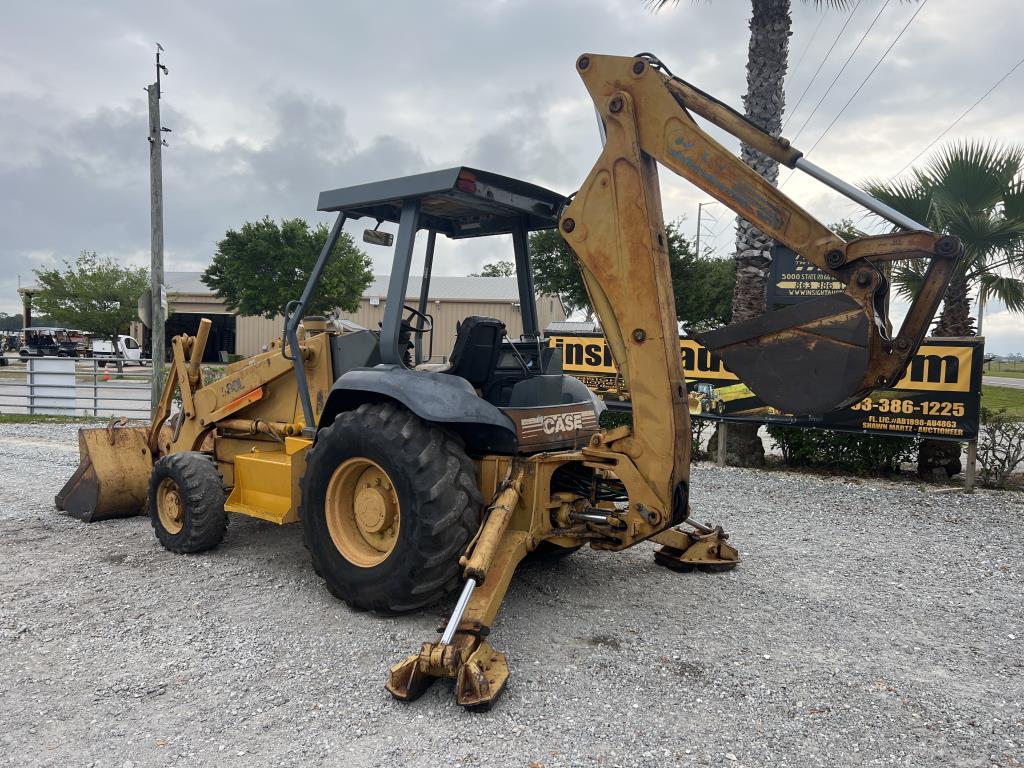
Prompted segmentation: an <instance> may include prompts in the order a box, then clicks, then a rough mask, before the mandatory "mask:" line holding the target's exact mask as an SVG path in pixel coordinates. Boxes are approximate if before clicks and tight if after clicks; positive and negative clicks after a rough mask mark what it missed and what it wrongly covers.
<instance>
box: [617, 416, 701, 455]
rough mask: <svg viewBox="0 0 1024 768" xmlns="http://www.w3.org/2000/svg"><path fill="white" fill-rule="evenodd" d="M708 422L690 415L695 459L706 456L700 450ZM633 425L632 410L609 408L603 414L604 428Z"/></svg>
mask: <svg viewBox="0 0 1024 768" xmlns="http://www.w3.org/2000/svg"><path fill="white" fill-rule="evenodd" d="M708 424H709V422H706V421H704V420H702V419H697V418H694V417H693V416H691V417H690V432H691V434H690V456H691V458H692V459H693V460H694V461H696V460H698V459H701V458H703V457H704V454H703V453H701V450H700V443H701V437H702V436H703V434H704V430H705V429H707V428H708ZM632 426H633V414H632V412H630V411H613V410H611V409H610V408H609V409H608V410H606V411H605V412H604V413H602V414H601V427H602V428H604V429H614V428H615V427H632Z"/></svg>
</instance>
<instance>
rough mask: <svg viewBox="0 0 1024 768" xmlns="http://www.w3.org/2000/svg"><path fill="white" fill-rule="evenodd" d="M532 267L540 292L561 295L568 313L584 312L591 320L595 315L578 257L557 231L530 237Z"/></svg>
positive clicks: (548, 231)
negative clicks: (578, 263)
mask: <svg viewBox="0 0 1024 768" xmlns="http://www.w3.org/2000/svg"><path fill="white" fill-rule="evenodd" d="M530 266H531V268H532V270H533V285H534V288H536V289H537V292H538V293H547V294H550V295H552V296H557V297H558V300H559V301H561V302H562V308H563V309H564V310H565V312H566V314H569V315H571V314H572V313H573V312H576V311H584V312H586V313H587V317H588V318H589V317H592V316H593V314H594V312H593V310H592V309H591V308H590V297H589V296H587V289H586V287H585V286H584V285H583V277H582V276H581V275H580V268H579V266H578V265H577V263H576V254H574V253H573V252H572V249H571V248H570V247H569V244H568V243H566V242H565V240H564V239H563V238H562V235H561V233H559V231H558V230H557V229H542V230H540V231H539V232H533V233H532V234H531V235H530Z"/></svg>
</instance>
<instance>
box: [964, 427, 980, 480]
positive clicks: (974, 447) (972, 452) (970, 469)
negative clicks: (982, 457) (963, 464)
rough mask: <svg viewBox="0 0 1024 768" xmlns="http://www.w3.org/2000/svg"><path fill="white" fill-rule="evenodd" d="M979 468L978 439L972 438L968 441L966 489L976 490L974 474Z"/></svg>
mask: <svg viewBox="0 0 1024 768" xmlns="http://www.w3.org/2000/svg"><path fill="white" fill-rule="evenodd" d="M977 468H978V441H977V440H971V441H970V442H969V443H967V472H966V474H965V475H964V491H965V492H966V493H973V492H974V476H975V472H976V471H977Z"/></svg>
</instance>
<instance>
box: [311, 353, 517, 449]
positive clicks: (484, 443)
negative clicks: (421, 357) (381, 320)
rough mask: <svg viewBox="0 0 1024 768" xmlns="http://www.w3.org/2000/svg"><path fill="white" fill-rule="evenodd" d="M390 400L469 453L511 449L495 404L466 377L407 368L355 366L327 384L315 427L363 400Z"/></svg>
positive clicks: (511, 434) (510, 431)
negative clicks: (459, 442)
mask: <svg viewBox="0 0 1024 768" xmlns="http://www.w3.org/2000/svg"><path fill="white" fill-rule="evenodd" d="M387 401H391V402H396V403H399V404H401V405H402V406H404V407H405V408H406V409H407V410H409V411H411V412H413V413H415V414H416V415H417V416H419V417H420V418H421V419H423V420H424V421H426V422H429V423H432V424H436V425H438V426H440V427H443V428H444V429H446V430H448V431H450V432H453V433H455V434H457V435H458V436H459V437H461V438H462V440H463V442H464V443H465V445H466V449H467V450H469V451H472V452H474V453H515V451H516V447H517V441H516V428H515V425H514V424H513V423H512V420H511V419H510V418H509V417H508V416H506V415H505V414H504V413H502V412H501V411H500V410H499V409H498V408H497V407H496V406H494V405H491V404H490V403H489V402H487V401H486V400H484V399H483V398H482V397H480V396H479V395H478V394H477V393H476V390H474V389H473V387H472V386H471V385H470V383H469V382H468V381H466V380H465V379H463V378H461V377H459V376H453V375H451V374H446V373H434V372H430V371H412V370H409V369H408V368H404V367H402V366H397V365H378V366H376V367H374V368H356V369H354V370H351V371H348V372H347V373H345V374H343V375H342V376H341V377H340V378H339V379H338V380H337V381H335V382H334V386H333V387H331V391H330V394H329V395H328V396H327V402H326V403H325V404H324V409H323V411H322V412H321V414H320V422H319V424H318V425H317V426H318V429H322V428H323V427H325V426H329V425H330V424H333V423H334V419H335V418H336V417H337V415H338V414H339V413H342V412H344V411H351V410H355V409H356V408H358V407H359V406H360V405H362V404H363V403H380V402H387Z"/></svg>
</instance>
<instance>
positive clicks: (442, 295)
mask: <svg viewBox="0 0 1024 768" xmlns="http://www.w3.org/2000/svg"><path fill="white" fill-rule="evenodd" d="M201 274H202V272H164V285H166V286H167V292H168V293H169V294H186V293H187V294H200V295H204V296H205V295H213V291H211V290H210V289H209V288H207V287H206V286H205V285H204V284H203V282H202V281H201V280H200V279H199V276H200V275H201ZM388 279H389V276H388V275H374V276H373V280H372V281H371V282H370V284H369V285H368V286H367V287H366V290H365V291H363V298H365V299H368V298H380V299H384V298H387V295H388ZM420 280H421V278H420V276H419V275H410V276H409V286H408V289H407V290H406V299H418V298H419V295H420ZM296 298H298V297H297V296H296ZM430 298H431V300H432V301H436V300H445V301H501V302H505V301H509V302H516V301H519V283H518V281H517V280H516V278H515V277H448V276H442V275H433V276H432V277H431V278H430Z"/></svg>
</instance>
